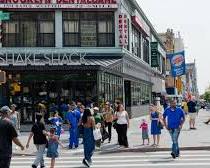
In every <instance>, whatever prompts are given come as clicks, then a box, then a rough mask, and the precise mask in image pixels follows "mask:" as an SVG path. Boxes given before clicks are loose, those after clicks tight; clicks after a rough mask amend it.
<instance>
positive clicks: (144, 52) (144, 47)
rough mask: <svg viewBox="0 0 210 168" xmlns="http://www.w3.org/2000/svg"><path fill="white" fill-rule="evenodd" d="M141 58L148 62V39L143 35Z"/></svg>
mask: <svg viewBox="0 0 210 168" xmlns="http://www.w3.org/2000/svg"><path fill="white" fill-rule="evenodd" d="M143 60H144V61H145V62H146V63H148V64H149V63H150V58H149V41H148V40H147V39H146V38H145V37H143Z"/></svg>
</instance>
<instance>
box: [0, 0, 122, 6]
mask: <svg viewBox="0 0 210 168" xmlns="http://www.w3.org/2000/svg"><path fill="white" fill-rule="evenodd" d="M0 8H118V2H117V0H0Z"/></svg>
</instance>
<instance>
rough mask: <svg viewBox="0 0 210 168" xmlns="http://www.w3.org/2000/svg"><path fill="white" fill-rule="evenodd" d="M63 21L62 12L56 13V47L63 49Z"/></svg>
mask: <svg viewBox="0 0 210 168" xmlns="http://www.w3.org/2000/svg"><path fill="white" fill-rule="evenodd" d="M62 30H63V19H62V11H61V10H56V11H55V47H58V48H61V47H63V31H62Z"/></svg>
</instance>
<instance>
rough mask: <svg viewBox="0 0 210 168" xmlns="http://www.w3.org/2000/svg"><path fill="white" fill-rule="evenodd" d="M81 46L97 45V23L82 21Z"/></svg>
mask: <svg viewBox="0 0 210 168" xmlns="http://www.w3.org/2000/svg"><path fill="white" fill-rule="evenodd" d="M80 25H81V45H82V46H85V47H91V46H96V45H97V39H96V37H97V35H96V21H81V24H80Z"/></svg>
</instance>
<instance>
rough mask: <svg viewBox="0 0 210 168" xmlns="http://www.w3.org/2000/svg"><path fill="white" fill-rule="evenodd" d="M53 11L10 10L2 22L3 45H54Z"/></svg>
mask: <svg viewBox="0 0 210 168" xmlns="http://www.w3.org/2000/svg"><path fill="white" fill-rule="evenodd" d="M54 20H55V19H54V12H48V13H46V12H12V13H11V16H10V20H8V21H4V22H3V37H4V38H3V47H54V46H55V30H54V27H55V26H54Z"/></svg>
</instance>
